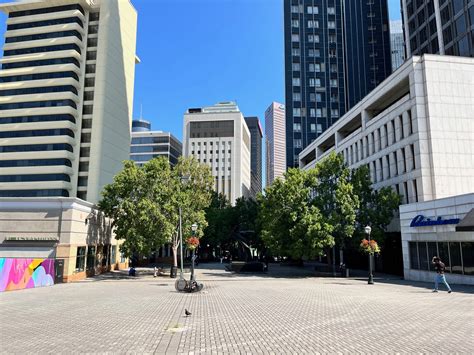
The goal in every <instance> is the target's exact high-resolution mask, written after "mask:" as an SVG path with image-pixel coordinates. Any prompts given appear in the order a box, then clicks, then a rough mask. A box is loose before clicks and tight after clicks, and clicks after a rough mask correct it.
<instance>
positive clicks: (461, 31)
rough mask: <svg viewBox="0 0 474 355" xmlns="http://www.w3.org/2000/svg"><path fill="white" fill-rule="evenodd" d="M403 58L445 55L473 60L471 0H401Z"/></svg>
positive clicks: (473, 15)
mask: <svg viewBox="0 0 474 355" xmlns="http://www.w3.org/2000/svg"><path fill="white" fill-rule="evenodd" d="M401 5H402V15H403V26H404V32H405V44H406V51H407V57H410V56H412V55H422V54H424V53H430V54H447V55H458V56H465V57H474V3H473V1H472V0H431V1H426V0H402V1H401Z"/></svg>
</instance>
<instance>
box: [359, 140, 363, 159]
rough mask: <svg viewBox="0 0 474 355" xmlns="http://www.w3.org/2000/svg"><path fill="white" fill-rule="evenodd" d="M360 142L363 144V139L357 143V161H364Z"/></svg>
mask: <svg viewBox="0 0 474 355" xmlns="http://www.w3.org/2000/svg"><path fill="white" fill-rule="evenodd" d="M362 142H363V139H361V140H360V141H359V144H358V145H357V147H358V148H359V149H358V150H357V154H358V155H359V160H362V159H364V149H363V143H362Z"/></svg>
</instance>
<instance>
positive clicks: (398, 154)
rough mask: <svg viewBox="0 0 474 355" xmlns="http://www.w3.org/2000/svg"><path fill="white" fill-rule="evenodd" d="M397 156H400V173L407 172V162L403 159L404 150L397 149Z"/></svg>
mask: <svg viewBox="0 0 474 355" xmlns="http://www.w3.org/2000/svg"><path fill="white" fill-rule="evenodd" d="M397 157H398V161H397V164H398V175H401V174H404V173H405V162H404V160H403V152H402V149H398V150H397Z"/></svg>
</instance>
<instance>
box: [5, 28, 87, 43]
mask: <svg viewBox="0 0 474 355" xmlns="http://www.w3.org/2000/svg"><path fill="white" fill-rule="evenodd" d="M70 36H76V37H77V38H79V39H80V40H81V41H82V35H81V34H80V33H79V32H78V31H76V30H72V31H58V32H48V33H38V34H34V35H26V36H16V37H7V38H5V43H15V42H25V41H36V40H40V39H48V38H62V37H70Z"/></svg>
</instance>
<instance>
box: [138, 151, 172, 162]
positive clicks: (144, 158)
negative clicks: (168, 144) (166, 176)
mask: <svg viewBox="0 0 474 355" xmlns="http://www.w3.org/2000/svg"><path fill="white" fill-rule="evenodd" d="M165 153H166V152H165ZM162 156H164V157H166V156H168V154H142V155H133V156H130V159H132V160H133V161H138V162H140V161H144V162H147V161H149V160H152V159H153V158H156V157H162Z"/></svg>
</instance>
